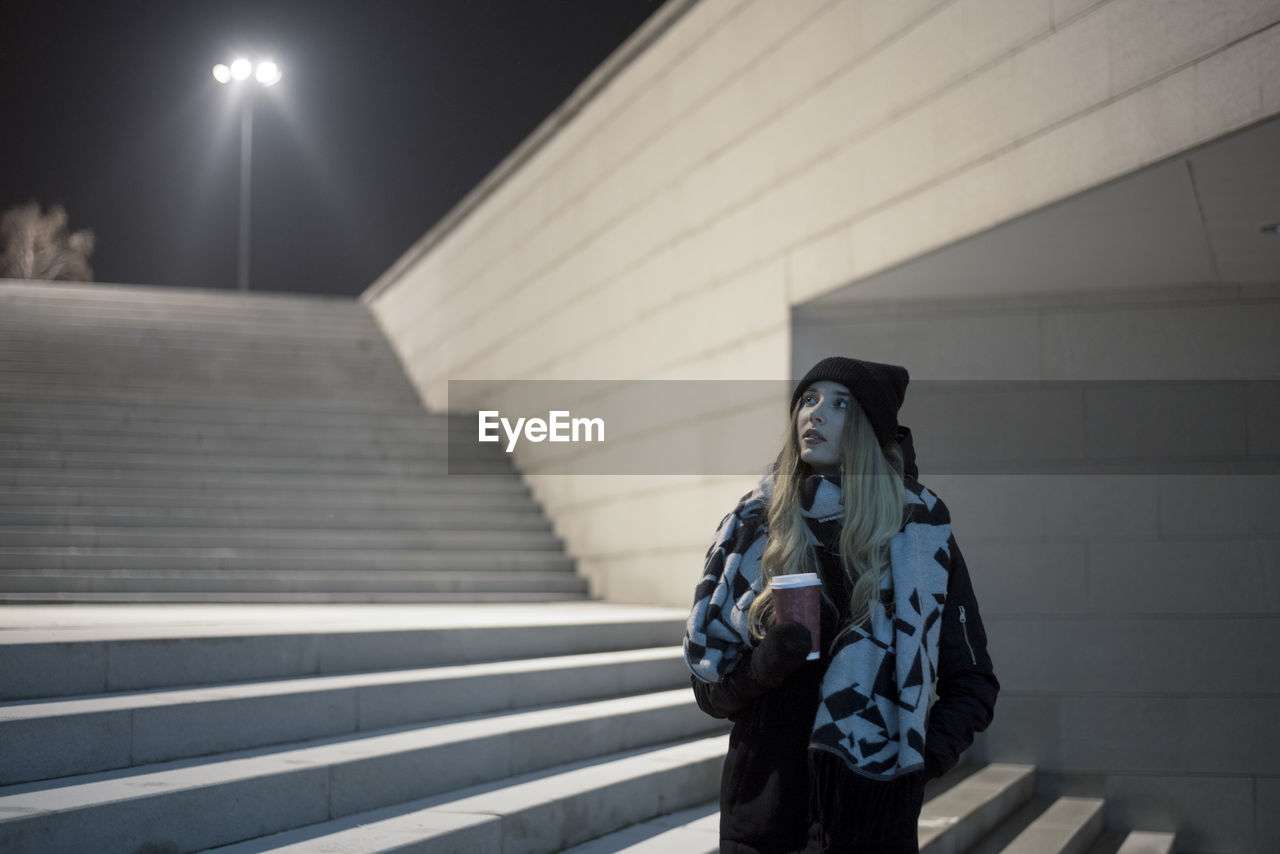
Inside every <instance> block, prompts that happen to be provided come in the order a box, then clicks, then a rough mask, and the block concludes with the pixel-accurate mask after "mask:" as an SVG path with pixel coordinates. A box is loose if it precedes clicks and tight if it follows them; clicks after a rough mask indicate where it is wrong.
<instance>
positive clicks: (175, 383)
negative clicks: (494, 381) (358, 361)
mask: <svg viewBox="0 0 1280 854" xmlns="http://www.w3.org/2000/svg"><path fill="white" fill-rule="evenodd" d="M271 358H279V359H293V358H297V357H296V356H291V355H281V356H278V357H271ZM104 388H109V389H110V390H111V391H112V393H113V395H118V396H121V397H125V396H130V395H137V394H146V395H151V396H153V397H157V398H161V399H170V398H172V399H181V398H184V397H189V396H190V395H192V394H196V395H199V396H200V397H201V398H204V399H206V400H211V401H215V402H217V401H229V402H236V401H246V402H252V401H253V400H255V399H261V398H262V397H266V396H268V395H269V396H270V397H269V399H271V400H273V401H275V402H277V403H279V402H282V401H283V402H288V401H301V402H304V403H305V402H307V401H310V400H321V401H324V400H332V399H337V400H343V401H348V400H349V401H365V402H367V403H374V404H381V403H387V404H390V405H393V406H395V405H404V404H408V403H412V402H413V401H414V400H416V399H417V398H416V393H415V392H413V391H412V389H411V388H410V387H409V386H408V385H407V384H404V383H401V382H399V381H398V378H395V377H391V378H388V377H387V376H386V372H385V371H384V372H383V374H382V376H381V377H379V378H377V379H370V378H369V377H368V376H367V375H359V374H353V373H351V372H345V371H344V372H339V371H332V372H329V373H327V374H323V375H319V374H314V373H306V374H302V375H299V374H296V373H292V372H283V371H282V372H277V373H274V374H270V375H261V374H258V375H249V376H244V375H239V376H236V375H233V376H223V377H175V378H173V379H165V378H162V377H148V376H138V375H136V374H126V375H122V376H103V377H94V376H84V375H81V374H66V375H61V376H57V377H49V376H32V375H30V374H25V373H23V374H16V375H15V374H12V373H5V372H0V394H2V395H5V396H6V397H8V398H9V399H11V400H20V399H21V398H22V397H24V396H26V394H27V393H28V392H38V393H41V394H44V393H51V392H56V393H59V394H74V395H76V396H81V395H86V394H101V393H102V390H103V389H104ZM255 395H256V396H259V397H258V398H255Z"/></svg>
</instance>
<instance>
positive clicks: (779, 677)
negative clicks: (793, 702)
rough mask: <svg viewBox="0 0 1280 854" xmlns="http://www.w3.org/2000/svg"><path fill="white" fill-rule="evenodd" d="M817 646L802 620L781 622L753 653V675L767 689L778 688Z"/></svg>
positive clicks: (766, 635) (770, 631) (766, 634)
mask: <svg viewBox="0 0 1280 854" xmlns="http://www.w3.org/2000/svg"><path fill="white" fill-rule="evenodd" d="M812 648H813V638H812V636H811V635H810V634H809V630H808V629H807V628H805V627H804V626H803V625H802V624H800V623H778V624H777V625H776V626H774V627H773V628H771V629H769V631H768V632H766V633H765V636H764V638H763V639H761V641H760V645H759V646H757V647H756V648H755V649H754V650H753V651H752V653H751V675H752V677H754V678H755V680H756V681H757V682H759V683H760V684H761V685H763V686H765V687H766V688H777V687H778V686H779V685H781V684H782V683H783V682H784V681H785V680H786V678H787V677H788V676H790V675H791V674H792V673H794V672H795V671H796V670H797V669H798V668H799V667H800V665H802V664H804V662H805V657H806V656H808V655H809V650H810V649H812Z"/></svg>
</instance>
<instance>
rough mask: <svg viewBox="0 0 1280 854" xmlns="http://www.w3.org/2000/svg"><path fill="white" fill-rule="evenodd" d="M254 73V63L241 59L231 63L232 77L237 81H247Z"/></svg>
mask: <svg viewBox="0 0 1280 854" xmlns="http://www.w3.org/2000/svg"><path fill="white" fill-rule="evenodd" d="M252 73H253V63H251V62H249V60H247V59H245V58H244V57H241V58H240V59H237V60H236V61H235V62H233V63H231V76H232V78H234V79H236V80H247V79H248V78H249V75H250V74H252Z"/></svg>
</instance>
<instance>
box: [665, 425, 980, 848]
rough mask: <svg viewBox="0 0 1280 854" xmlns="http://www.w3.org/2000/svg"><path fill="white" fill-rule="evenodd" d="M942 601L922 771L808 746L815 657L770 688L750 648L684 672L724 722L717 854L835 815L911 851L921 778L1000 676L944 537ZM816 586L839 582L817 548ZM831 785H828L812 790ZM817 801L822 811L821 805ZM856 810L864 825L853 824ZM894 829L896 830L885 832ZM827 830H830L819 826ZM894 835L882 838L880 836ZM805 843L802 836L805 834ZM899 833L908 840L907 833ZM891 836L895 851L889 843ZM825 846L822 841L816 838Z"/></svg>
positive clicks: (938, 769) (937, 768)
mask: <svg viewBox="0 0 1280 854" xmlns="http://www.w3.org/2000/svg"><path fill="white" fill-rule="evenodd" d="M898 439H899V443H900V444H901V445H902V450H903V456H904V461H905V463H906V475H907V477H910V478H913V479H914V478H915V477H916V476H917V470H916V467H915V454H914V449H913V448H912V444H911V434H910V430H908V429H907V428H905V427H900V428H899V435H898ZM949 550H950V554H951V566H950V575H949V578H948V582H947V601H946V603H945V604H944V606H943V612H942V628H941V630H940V633H939V642H938V647H939V648H938V679H937V683H936V686H935V689H936V692H937V699H936V700H935V701H934V703H933V705H932V706H931V708H930V710H929V714H928V723H927V729H926V736H925V764H924V768H923V770H922V771H917V772H915V773H912V774H906V775H904V776H903V777H899V778H897V779H894V780H889V781H877V780H870V779H868V778H864V777H861V776H860V775H858V774H857V773H856V772H854V771H851V770H849V769H847V768H845V767H844V764H843V762H842V761H841V760H839V759H838V758H836V757H834V756H832V755H830V754H826V753H824V752H820V751H813V752H812V754H811V752H810V751H809V750H808V745H809V736H810V734H811V730H812V726H813V719H814V716H815V714H816V713H817V709H818V703H819V687H820V684H821V681H822V676H823V673H824V672H825V669H826V665H827V662H826V659H825V656H824V658H822V659H819V660H817V661H813V662H807V663H805V664H804V665H803V666H801V667H800V669H799V670H797V671H795V672H794V673H792V674H791V676H789V677H788V678H787V680H786V681H785V682H784V683H783V684H782V685H781V686H779V687H778V688H777V689H775V690H772V691H771V690H768V689H767V688H765V687H764V686H762V685H760V684H759V683H757V682H756V681H755V680H754V679H753V678H752V676H751V666H750V665H751V661H750V655H751V652H750V651H748V652H746V653H744V656H743V658H741V659H740V660H739V661H738V662H737V664H736V666H735V667H734V669H733V670H732V671H730V672H729V673H728V674H726V676H725V678H724V679H723V680H722V681H720V682H718V683H707V682H703V681H702V680H700V679H698V678H696V677H692V676H691V677H690V678H691V681H692V684H693V690H694V695H695V697H696V698H697V702H698V706H699V707H700V708H701V709H702V710H703V711H704V712H706V713H707V714H709V715H712V716H714V717H718V718H729V719H730V720H733V721H734V727H733V731H732V733H731V734H730V736H729V753H728V756H726V758H725V764H724V771H723V774H722V778H721V787H720V836H721V849H720V850H721V852H722V854H738V852H760V854H778V852H788V851H797V850H801V849H804V848H805V846H806V844H809V846H810V850H821V849H822V848H823V845H822V843H821V842H820V841H819V840H817V837H816V834H817V832H818V830H819V827H818V824H820V823H821V822H819V819H820V818H821V817H822V816H823V815H826V816H828V818H827V820H826V823H828V824H830V822H831V819H830V816H831V815H840V816H844V817H845V818H846V819H847V821H848V822H849V823H850V825H851V826H852V827H853V828H854V830H852V831H851V830H849V828H848V827H846V828H844V829H841V830H837V831H835V832H836V833H837V834H841V835H843V836H845V837H846V838H847V837H848V835H849V834H850V833H851V832H862V830H861V829H859V828H858V825H859V823H861V824H864V825H865V824H875V825H884V826H885V827H886V828H888V829H887V830H886V833H887V834H890V835H889V836H886V837H884V838H883V839H881V840H879V841H878V842H877V847H881V848H882V850H886V851H888V850H902V851H912V850H915V823H916V820H917V819H918V817H919V813H920V807H921V804H922V803H923V797H924V783H925V782H927V781H928V780H931V779H933V778H935V777H938V776H941V775H942V774H945V773H946V772H947V771H949V770H951V768H953V767H954V766H955V765H956V763H957V762H958V761H959V758H960V754H961V753H963V752H964V750H965V749H967V748H968V747H969V746H970V745H971V744H972V743H973V738H974V735H975V734H976V733H978V732H981V731H983V730H985V729H986V728H987V726H988V725H989V724H990V723H991V721H992V719H993V717H994V714H995V703H996V695H997V694H998V692H999V690H1000V683H999V682H998V681H997V679H996V677H995V673H994V671H993V668H992V664H991V658H990V656H989V655H988V654H987V637H986V632H985V631H984V629H983V626H982V618H981V615H980V613H979V610H978V603H977V600H976V598H975V596H974V592H973V586H972V584H971V583H970V580H969V572H968V569H967V568H966V566H965V563H964V557H963V555H961V553H960V549H959V547H958V546H957V544H956V542H955V538H954V537H952V538H951V540H950V542H949ZM819 556H820V558H823V559H822V561H821V562H822V563H823V566H824V568H829V569H830V570H831V571H829V572H827V571H824V573H823V576H824V584H827V583H829V582H831V581H838V580H839V579H842V578H843V573H842V572H839V571H838V569H836V567H838V563H837V561H836V560H835V559H834V558H833V556H830V555H824V554H823V550H819ZM841 593H845V594H846V595H844V596H843V601H845V602H847V601H848V597H847V591H838V590H832V594H833V597H832V598H833V599H835V600H836V601H841V598H842V597H841ZM839 619H840V616H839V615H835V614H831V613H830V612H829V609H825V608H824V614H823V626H822V636H823V637H824V638H830V637H833V636H834V635H833V634H832V632H834V631H835V629H836V627H837V625H838V620H839ZM833 787H834V788H837V789H839V790H840V791H834V792H833V791H824V790H825V789H830V788H833ZM824 807H825V808H824ZM862 816H868V817H873V820H871V821H869V822H867V821H862V819H861V817H862ZM894 827H896V828H897V830H896V831H895V830H894ZM827 832H828V833H831V832H832V831H831V828H829V827H828V828H827ZM895 832H896V834H897V837H893V836H892V834H893V833H895ZM811 833H812V834H815V840H814V841H808V842H807V840H808V839H809V836H810V834H811ZM907 837H909V839H908V838H907ZM893 838H901V840H902V841H901V843H900V844H901V847H900V848H892V847H891V844H892V843H891V840H892V839H893ZM828 841H829V840H828Z"/></svg>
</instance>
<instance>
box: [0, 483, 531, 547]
mask: <svg viewBox="0 0 1280 854" xmlns="http://www.w3.org/2000/svg"><path fill="white" fill-rule="evenodd" d="M115 497H116V499H117V500H119V495H118V493H117V494H116V495H115ZM180 499H181V496H175V500H180ZM442 503H443V502H442ZM104 505H105V506H98V507H81V506H71V507H66V506H63V507H58V506H49V505H45V506H39V505H32V504H31V503H29V502H27V503H23V502H20V501H18V500H17V499H16V498H15V499H13V501H12V503H8V502H0V531H2V530H5V529H14V528H31V527H38V529H41V530H46V531H49V532H51V533H52V532H61V531H66V530H68V529H72V528H86V527H87V528H107V529H112V528H115V529H126V530H131V529H147V528H162V527H163V528H172V529H193V530H202V529H203V530H207V529H218V528H249V529H257V530H279V529H289V528H298V529H311V528H320V527H323V528H324V529H326V530H329V531H343V530H351V531H373V530H379V529H380V530H381V531H382V532H383V533H401V532H406V531H413V532H415V533H421V532H423V531H453V532H458V533H461V532H463V531H499V530H501V531H510V532H514V531H528V532H534V531H539V532H544V533H547V534H550V533H552V528H551V523H550V522H548V521H547V519H546V517H545V516H543V515H542V514H541V513H540V512H538V510H537V508H536V507H535V506H534V504H533V502H532V501H529V500H525V501H522V502H520V503H519V504H516V505H514V506H513V508H512V509H507V510H496V509H492V508H490V507H488V506H485V505H484V504H483V503H482V502H479V501H473V502H472V504H471V506H470V509H466V508H457V507H450V506H448V505H444V506H442V507H439V508H437V509H433V510H432V511H430V512H428V511H425V510H394V509H389V508H387V509H377V510H374V509H368V510H358V509H354V508H351V507H344V506H342V504H340V503H335V504H334V505H329V506H328V507H326V506H319V507H312V508H305V507H304V508H298V507H284V508H281V507H279V506H278V505H277V506H271V505H267V506H259V507H250V508H237V507H230V508H223V507H207V506H206V507H184V506H174V505H173V504H165V503H161V502H160V501H157V502H156V504H155V505H153V506H150V507H127V506H120V505H118V504H115V503H111V504H107V502H104ZM64 545H66V543H64Z"/></svg>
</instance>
